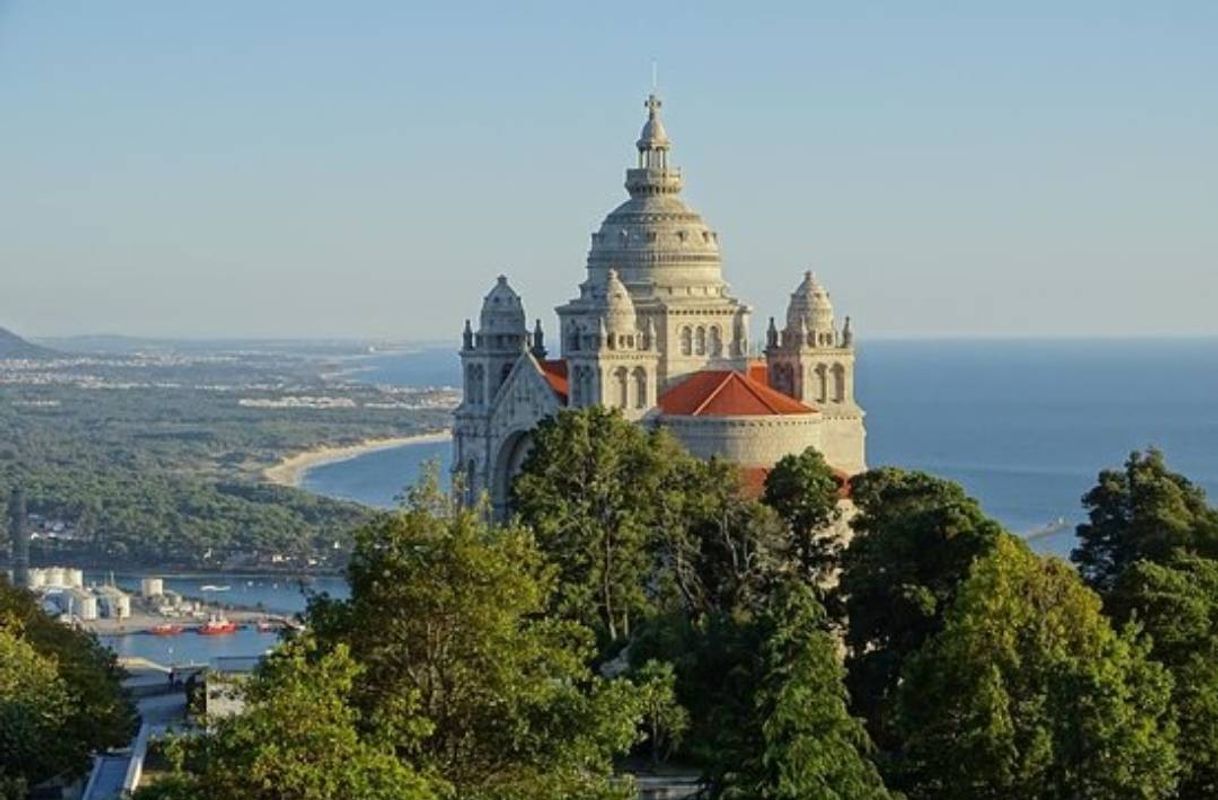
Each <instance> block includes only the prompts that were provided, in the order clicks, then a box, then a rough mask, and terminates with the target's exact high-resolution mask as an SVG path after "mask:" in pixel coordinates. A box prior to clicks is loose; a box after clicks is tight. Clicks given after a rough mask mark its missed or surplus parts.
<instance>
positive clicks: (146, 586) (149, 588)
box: [140, 578, 165, 598]
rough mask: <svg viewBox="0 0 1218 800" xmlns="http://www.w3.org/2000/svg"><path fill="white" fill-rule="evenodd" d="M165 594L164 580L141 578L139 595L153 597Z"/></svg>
mask: <svg viewBox="0 0 1218 800" xmlns="http://www.w3.org/2000/svg"><path fill="white" fill-rule="evenodd" d="M163 594H165V582H164V581H162V580H161V579H160V578H141V579H140V596H141V597H147V598H153V597H160V596H161V595H163Z"/></svg>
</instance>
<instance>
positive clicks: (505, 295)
mask: <svg viewBox="0 0 1218 800" xmlns="http://www.w3.org/2000/svg"><path fill="white" fill-rule="evenodd" d="M479 322H480V323H481V327H480V328H479V331H480V332H482V333H515V334H520V333H524V332H525V331H526V323H525V317H524V304H523V303H521V302H520V295H518V294H516V291H515V290H514V289H512V287H511V286H509V285H508V279H507V276H506V275H500V276H499V279H498V280H497V281H496V282H495V286H494V287H493V288H492V289H491V290H490V292H489V293H487V295H486V297H485V298H483V300H482V315H481V317H480V319H479Z"/></svg>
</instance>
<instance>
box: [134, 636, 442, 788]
mask: <svg viewBox="0 0 1218 800" xmlns="http://www.w3.org/2000/svg"><path fill="white" fill-rule="evenodd" d="M358 675H359V668H358V666H357V665H356V664H355V662H354V661H352V660H351V658H350V656H349V655H348V653H347V650H346V648H345V647H343V646H341V645H340V646H338V647H336V648H334V649H333V650H331V651H329V652H325V653H319V652H317V649H316V647H315V646H314V644H313V643H312V642H311V641H310V640H308V639H307V638H306V639H301V640H297V641H295V642H291V643H289V644H286V645H283V646H281V647H280V648H279V650H277V651H276V653H275V654H274V655H273V656H272V657H271V658H270V659H268V661H267V662H265V663H264V665H263V667H262V668H261V670H260V672H259V673H258V674H257V675H256V676H255V677H254V678H253V679H252V680H251V682H250V683H249V685H248V686H246V687H244V689H243V690H242V693H243V694H244V695H245V698H246V702H247V707H246V709H245V711H244V712H243V713H241V714H239V715H236V716H232V717H228V718H225V719H221V720H218V721H215V722H214V723H213V726H212V729H211V730H209V731H208V732H207V733H204V734H201V735H199V736H197V737H192V738H187V739H183V740H180V741H178V742H176V743H175V745H176V746H174V747H171V748H170V750H171V752H174V753H175V755H176V759H175V760H176V761H177V764H176V769H175V771H174V773H173V774H172V775H171V776H170V777H169V778H168V779H166V780H165V781H163V782H158V783H156V784H154V785H153V786H152V787H150V788H148V789H146V790H141V791H139V792H137V793H136V798H137V800H204V798H206V800H348V798H356V797H358V798H360V799H361V800H434V798H437V797H440V796H442V793H441V792H440V791H437V790H436V788H437V787H436V786H435V785H434V783H433V781H431V780H428V779H427V778H426V777H424V776H421V775H420V774H419V773H418V772H416V771H415V770H413V769H412V768H410V767H409V766H407V765H406V764H404V763H403V762H402V761H400V760H399V759H398V758H397V757H396V756H395V754H394V751H393V747H392V746H391V744H390V742H389V741H388V738H387V737H385V736H383V735H379V734H378V733H377V732H373V733H368V732H366V731H365V732H364V733H362V734H361V732H360V731H359V730H358V729H357V721H358V714H357V712H356V711H355V709H354V708H352V707H351V705H350V704H349V703H348V698H349V696H350V694H351V692H352V689H353V686H354V685H355V681H356V679H357V677H358ZM439 788H441V789H442V788H443V787H442V786H441V787H439Z"/></svg>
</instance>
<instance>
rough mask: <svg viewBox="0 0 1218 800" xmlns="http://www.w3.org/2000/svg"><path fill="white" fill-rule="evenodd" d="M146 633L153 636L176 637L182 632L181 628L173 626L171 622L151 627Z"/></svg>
mask: <svg viewBox="0 0 1218 800" xmlns="http://www.w3.org/2000/svg"><path fill="white" fill-rule="evenodd" d="M148 632H149V633H151V634H152V635H153V636H177V635H178V634H179V633H181V632H182V626H181V625H174V624H173V623H172V622H162V623H160V624H159V625H153V626H152V627H151V628H149V629H148Z"/></svg>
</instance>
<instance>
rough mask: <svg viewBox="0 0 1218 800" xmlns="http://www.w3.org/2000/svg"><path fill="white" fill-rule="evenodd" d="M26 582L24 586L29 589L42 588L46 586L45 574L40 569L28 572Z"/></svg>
mask: <svg viewBox="0 0 1218 800" xmlns="http://www.w3.org/2000/svg"><path fill="white" fill-rule="evenodd" d="M27 580H28V583H27V584H26V585H27V587H28V588H30V589H41V588H42V587H43V586H46V585H47V576H46V573H45V572H43V571H42V570H41V569H32V570H30V574H29V578H28V579H27Z"/></svg>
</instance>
